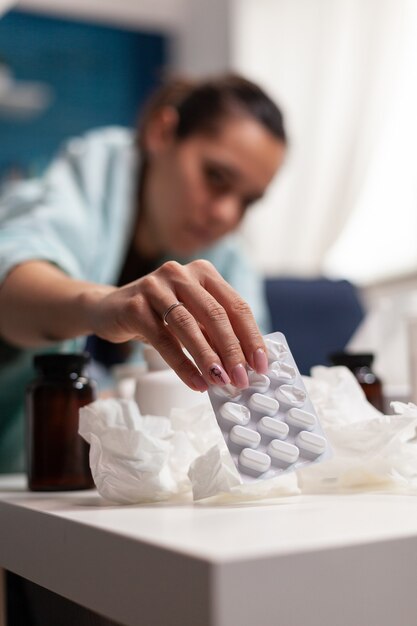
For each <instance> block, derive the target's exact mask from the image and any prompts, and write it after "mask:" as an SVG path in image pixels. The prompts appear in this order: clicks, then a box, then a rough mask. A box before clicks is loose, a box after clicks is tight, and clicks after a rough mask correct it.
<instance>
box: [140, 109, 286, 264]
mask: <svg viewBox="0 0 417 626" xmlns="http://www.w3.org/2000/svg"><path fill="white" fill-rule="evenodd" d="M161 137H162V139H161ZM284 151H285V147H284V144H283V143H282V142H281V141H279V140H278V139H277V138H275V137H274V136H273V135H272V134H271V133H270V132H269V131H268V130H266V129H265V128H264V126H262V125H261V124H260V123H259V122H257V121H256V120H254V119H253V118H251V117H249V116H233V117H230V118H228V119H227V120H226V121H225V122H224V123H223V124H222V125H221V126H220V129H219V132H218V133H216V134H215V135H206V134H199V135H193V136H191V137H189V138H187V139H185V140H182V141H178V140H177V139H176V138H175V134H174V132H172V133H169V132H165V134H162V135H161V136H160V137H159V140H158V141H156V143H155V145H153V147H152V151H150V152H151V157H150V167H149V171H148V180H147V182H146V184H145V198H144V201H145V207H146V211H145V216H144V219H145V222H146V231H147V234H148V236H149V237H150V238H151V239H152V241H153V242H154V244H155V252H157V253H159V254H161V253H162V254H166V253H171V254H177V255H187V254H192V253H194V252H196V251H197V250H199V249H201V248H205V247H207V246H209V245H211V244H213V243H214V242H215V241H216V240H217V239H219V238H220V237H222V236H223V235H225V234H226V233H229V232H230V231H232V230H234V229H235V228H236V226H237V225H238V224H239V222H240V221H241V219H242V217H243V215H244V214H245V211H246V209H247V207H248V206H249V205H250V204H252V203H253V202H255V201H256V200H258V199H259V198H260V197H261V196H262V195H263V193H264V191H265V189H266V187H267V186H268V184H269V183H270V181H271V179H272V178H273V176H274V174H275V172H276V171H277V169H278V168H279V167H280V165H281V163H282V161H283V158H284Z"/></svg>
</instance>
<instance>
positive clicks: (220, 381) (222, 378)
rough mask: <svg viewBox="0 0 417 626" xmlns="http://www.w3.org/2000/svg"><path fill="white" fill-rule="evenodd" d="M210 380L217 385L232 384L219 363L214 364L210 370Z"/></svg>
mask: <svg viewBox="0 0 417 626" xmlns="http://www.w3.org/2000/svg"><path fill="white" fill-rule="evenodd" d="M209 374H210V378H211V380H212V381H213V383H214V384H215V385H228V384H229V383H230V378H229V377H228V375H227V374H226V372H225V371H224V369H223V368H222V366H221V365H218V364H217V363H213V365H212V366H211V367H210V369H209Z"/></svg>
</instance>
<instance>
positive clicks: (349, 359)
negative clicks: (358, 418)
mask: <svg viewBox="0 0 417 626" xmlns="http://www.w3.org/2000/svg"><path fill="white" fill-rule="evenodd" d="M329 358H330V361H331V362H332V363H333V365H345V366H346V367H348V368H349V369H350V371H351V372H353V374H354V375H355V377H356V380H357V381H358V383H359V384H360V386H361V387H362V389H363V391H364V392H365V396H366V398H367V400H368V402H370V403H371V404H373V406H374V407H375V408H376V409H378V411H382V412H383V411H384V396H383V392H382V383H381V380H380V379H379V378H378V376H377V375H376V374H375V373H374V372H373V371H372V363H373V360H374V355H373V354H371V353H362V354H355V353H350V352H335V353H333V354H331V355H330V356H329Z"/></svg>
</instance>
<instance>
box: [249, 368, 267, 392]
mask: <svg viewBox="0 0 417 626" xmlns="http://www.w3.org/2000/svg"><path fill="white" fill-rule="evenodd" d="M248 378H249V389H253V390H254V391H259V392H260V393H265V391H268V389H269V385H270V381H269V378H268V376H265V374H258V373H257V372H254V371H253V370H252V371H249V372H248Z"/></svg>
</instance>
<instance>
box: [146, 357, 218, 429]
mask: <svg viewBox="0 0 417 626" xmlns="http://www.w3.org/2000/svg"><path fill="white" fill-rule="evenodd" d="M144 357H145V361H146V364H147V367H148V371H147V372H145V373H143V374H139V376H138V377H137V379H136V393H135V399H136V402H137V404H138V406H139V410H140V412H141V413H142V415H161V416H166V417H169V415H170V413H171V409H188V408H191V407H193V406H197V405H198V404H201V403H202V402H204V401H205V397H206V396H207V394H201V393H200V392H198V391H193V390H192V389H190V387H188V386H187V385H186V384H185V383H183V382H182V380H181V379H180V378H179V377H178V376H177V374H176V373H175V372H174V370H173V369H171V368H170V367H169V365H168V364H167V363H166V362H165V361H164V359H163V358H162V357H161V355H160V354H159V352H157V350H155V348H153V347H152V346H148V345H147V346H145V348H144Z"/></svg>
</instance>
